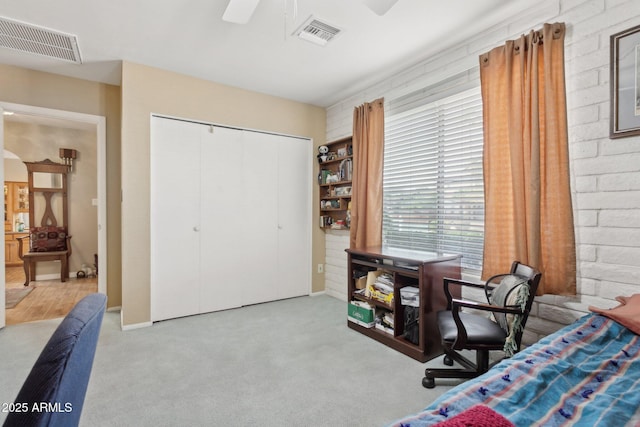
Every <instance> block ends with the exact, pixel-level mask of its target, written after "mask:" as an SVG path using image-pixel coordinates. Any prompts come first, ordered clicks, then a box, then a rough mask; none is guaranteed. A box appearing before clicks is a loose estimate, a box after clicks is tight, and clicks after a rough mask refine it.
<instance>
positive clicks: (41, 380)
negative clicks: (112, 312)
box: [4, 293, 107, 427]
mask: <svg viewBox="0 0 640 427" xmlns="http://www.w3.org/2000/svg"><path fill="white" fill-rule="evenodd" d="M106 303H107V297H106V296H105V295H104V294H98V293H96V294H91V295H88V296H86V297H84V298H83V299H82V300H81V301H80V302H78V304H76V306H75V307H74V308H73V310H71V312H69V314H68V315H67V316H66V317H65V318H64V319H63V320H62V323H60V325H59V326H58V328H57V329H56V330H55V332H54V333H53V335H52V336H51V338H50V339H49V342H48V343H47V345H46V346H45V347H44V349H43V350H42V353H40V357H38V360H36V363H35V365H34V366H33V368H32V369H31V372H30V373H29V375H28V376H27V379H26V380H25V382H24V384H23V385H22V388H21V389H20V392H19V393H18V396H17V397H16V400H15V405H14V408H15V409H26V411H13V412H10V413H9V414H8V416H7V418H6V420H5V422H4V425H5V426H10V427H13V426H30V427H31V426H63V427H69V426H77V425H78V423H79V421H80V413H81V412H82V405H83V403H84V397H85V394H86V391H87V385H88V383H89V376H90V374H91V367H92V366H93V357H94V355H95V352H96V345H97V343H98V335H99V333H100V326H101V324H102V317H103V315H104V310H105V307H106Z"/></svg>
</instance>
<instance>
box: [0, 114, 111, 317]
mask: <svg viewBox="0 0 640 427" xmlns="http://www.w3.org/2000/svg"><path fill="white" fill-rule="evenodd" d="M5 112H8V113H13V116H11V117H13V118H16V119H17V118H19V119H20V120H26V121H29V120H30V121H32V122H35V123H38V124H39V125H40V126H50V127H51V128H52V129H54V130H52V131H51V133H52V135H51V137H52V138H54V137H56V136H59V135H55V134H56V133H57V131H55V129H56V128H57V127H61V128H64V127H71V128H72V129H77V130H78V129H84V131H87V132H90V134H91V135H92V142H93V144H95V146H94V147H92V149H93V151H94V152H95V155H94V157H95V161H94V165H93V171H94V173H95V171H97V174H96V176H95V177H94V184H93V187H94V188H93V190H91V191H92V192H91V196H90V197H83V200H81V203H84V204H85V206H83V209H87V208H88V209H95V210H97V212H96V214H97V222H95V223H94V225H93V227H92V230H89V231H86V230H84V231H83V234H84V235H91V234H93V233H94V232H95V235H97V253H98V254H100V256H99V257H98V261H97V262H98V265H97V269H98V271H99V274H98V277H97V290H98V292H101V293H106V283H107V271H106V265H107V263H106V262H107V259H106V257H107V250H106V248H107V244H106V231H107V230H106V126H105V118H104V117H102V116H94V115H89V114H83V113H74V112H69V111H62V110H53V109H47V108H41V107H34V106H27V105H20V104H10V103H4V102H0V113H2V117H3V120H1V121H0V148H2V149H3V150H4V148H5V140H4V139H5V129H4V127H5V121H8V120H12V119H9V118H8V116H7V115H5ZM70 148H71V147H70ZM79 154H80V156H81V155H82V154H81V152H80V153H79ZM33 156H34V154H33V153H32V154H31V157H33ZM80 159H81V158H79V159H78V160H80ZM30 160H31V159H30ZM40 160H43V159H40ZM52 160H53V161H56V160H58V159H56V158H53V159H52ZM58 161H59V160H58ZM4 175H5V170H4V164H3V165H2V166H1V169H0V176H1V177H2V179H3V181H4V179H5V178H4ZM73 184H74V183H73V182H72V185H73ZM76 185H81V184H80V183H77V184H76ZM96 187H97V188H96ZM71 192H73V189H70V193H71ZM96 196H97V197H96ZM85 212H86V210H85ZM71 224H72V225H71V234H72V235H73V233H74V231H73V222H71ZM96 228H97V230H96ZM72 243H73V242H72ZM93 247H94V248H95V243H94V244H93ZM4 250H5V245H2V246H0V252H1V251H4ZM93 250H94V251H95V249H93ZM3 255H4V256H3V257H2V259H4V258H5V256H6V254H4V253H3ZM72 256H73V255H72ZM88 257H89V258H91V259H87V260H85V259H84V258H88ZM79 262H81V263H82V264H85V262H86V263H87V264H91V265H93V263H94V259H93V254H83V257H82V260H81V261H79ZM3 265H4V264H3ZM76 271H77V267H76V269H74V268H72V269H71V273H72V274H71V277H74V276H75V272H76ZM3 272H4V273H5V274H2V275H1V276H2V277H0V327H3V326H4V325H5V314H6V313H5V288H6V286H7V285H6V281H5V275H6V273H7V271H6V268H3ZM9 273H13V272H12V271H10V272H9ZM45 273H46V272H45ZM9 277H11V275H10V276H9ZM42 279H44V280H45V281H46V280H48V279H49V277H47V275H46V274H45V275H43V276H41V275H40V274H39V280H42ZM83 280H84V279H83ZM52 282H53V281H52ZM57 282H58V284H59V278H57ZM44 283H46V282H43V284H44Z"/></svg>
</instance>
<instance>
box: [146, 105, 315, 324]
mask: <svg viewBox="0 0 640 427" xmlns="http://www.w3.org/2000/svg"><path fill="white" fill-rule="evenodd" d="M312 160H313V159H312V154H311V143H310V141H309V140H308V139H304V138H295V137H288V136H282V135H272V134H267V133H262V132H255V131H249V130H239V129H230V128H225V127H218V126H210V125H205V124H200V123H192V122H185V121H180V120H172V119H164V118H158V117H153V118H152V132H151V192H152V194H151V248H152V251H151V270H152V272H151V279H152V282H151V287H152V291H151V298H152V301H151V315H152V321H157V320H163V319H169V318H174V317H181V316H186V315H191V314H197V313H205V312H209V311H216V310H224V309H228V308H233V307H238V306H241V305H249V304H256V303H261V302H266V301H273V300H276V299H282V298H289V297H294V296H300V295H308V294H309V292H310V291H311V255H310V254H311V224H312V219H311V182H312V177H311V174H312V169H311V164H312Z"/></svg>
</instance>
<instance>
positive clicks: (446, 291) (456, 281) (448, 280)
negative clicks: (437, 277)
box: [443, 277, 484, 310]
mask: <svg viewBox="0 0 640 427" xmlns="http://www.w3.org/2000/svg"><path fill="white" fill-rule="evenodd" d="M450 283H451V284H454V285H460V286H467V287H471V288H477V289H483V288H484V285H483V284H481V283H474V282H469V281H466V280H461V279H451V278H449V277H445V278H444V279H443V287H444V294H445V296H446V297H447V310H451V302H452V301H453V296H452V295H451V291H450V290H449V284H450Z"/></svg>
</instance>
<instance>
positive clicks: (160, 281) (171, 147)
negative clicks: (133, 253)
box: [125, 117, 202, 320]
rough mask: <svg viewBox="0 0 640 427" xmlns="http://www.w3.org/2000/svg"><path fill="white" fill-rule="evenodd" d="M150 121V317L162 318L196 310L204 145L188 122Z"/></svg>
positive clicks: (198, 299) (198, 286) (197, 301)
mask: <svg viewBox="0 0 640 427" xmlns="http://www.w3.org/2000/svg"><path fill="white" fill-rule="evenodd" d="M151 123H152V126H151V141H152V144H151V148H150V150H151V195H150V198H151V215H150V216H151V222H150V229H151V230H150V231H151V239H150V240H151V320H162V319H170V318H174V317H181V316H187V315H189V314H193V313H197V312H198V310H199V301H200V295H199V292H200V256H199V253H200V249H199V234H198V232H197V231H196V230H194V227H197V226H198V224H199V223H200V162H199V161H197V160H198V159H200V155H201V153H200V150H201V145H202V144H201V129H200V128H199V127H197V126H193V125H192V124H191V123H186V122H180V121H176V120H165V119H159V118H155V117H153V118H152V122H151ZM125 238H126V236H125Z"/></svg>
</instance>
